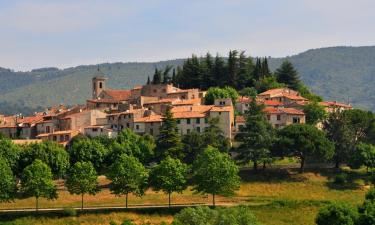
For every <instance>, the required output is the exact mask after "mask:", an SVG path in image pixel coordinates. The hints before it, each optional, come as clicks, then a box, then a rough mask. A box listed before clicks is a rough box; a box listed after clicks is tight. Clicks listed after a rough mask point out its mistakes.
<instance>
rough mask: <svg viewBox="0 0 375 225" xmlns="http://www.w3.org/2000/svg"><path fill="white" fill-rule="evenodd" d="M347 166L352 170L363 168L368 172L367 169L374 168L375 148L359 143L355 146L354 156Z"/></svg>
mask: <svg viewBox="0 0 375 225" xmlns="http://www.w3.org/2000/svg"><path fill="white" fill-rule="evenodd" d="M349 165H350V167H352V168H359V167H360V166H365V167H366V170H367V172H368V170H369V169H372V168H374V167H375V146H374V145H372V144H366V143H363V142H361V143H359V144H358V145H357V146H356V150H355V153H354V155H353V156H352V157H351V158H350V160H349Z"/></svg>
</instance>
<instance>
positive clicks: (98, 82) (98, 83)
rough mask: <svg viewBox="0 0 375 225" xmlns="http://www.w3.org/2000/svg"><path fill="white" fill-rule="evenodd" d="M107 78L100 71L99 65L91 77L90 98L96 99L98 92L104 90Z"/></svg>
mask: <svg viewBox="0 0 375 225" xmlns="http://www.w3.org/2000/svg"><path fill="white" fill-rule="evenodd" d="M106 80H107V78H106V77H105V75H104V73H102V71H100V69H99V67H98V69H97V71H96V73H95V75H94V77H93V78H92V98H93V99H97V98H98V97H99V95H100V93H101V92H102V91H103V90H105V82H106Z"/></svg>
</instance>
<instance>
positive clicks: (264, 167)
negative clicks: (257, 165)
mask: <svg viewBox="0 0 375 225" xmlns="http://www.w3.org/2000/svg"><path fill="white" fill-rule="evenodd" d="M263 169H264V170H265V169H266V162H265V161H264V162H263Z"/></svg>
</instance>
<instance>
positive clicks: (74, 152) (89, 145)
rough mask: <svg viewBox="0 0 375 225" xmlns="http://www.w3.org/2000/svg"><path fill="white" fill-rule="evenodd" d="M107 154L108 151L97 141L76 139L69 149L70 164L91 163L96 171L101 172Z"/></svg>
mask: <svg viewBox="0 0 375 225" xmlns="http://www.w3.org/2000/svg"><path fill="white" fill-rule="evenodd" d="M108 153H109V151H108V149H107V148H106V147H104V146H103V145H102V144H101V143H100V142H99V141H98V140H97V139H90V138H78V139H76V140H74V141H73V142H72V145H71V146H70V148H69V156H70V157H69V158H70V164H71V165H74V164H75V163H76V162H91V163H92V164H93V165H94V167H95V169H96V170H98V171H101V170H102V169H103V167H104V162H105V159H106V157H107V156H108Z"/></svg>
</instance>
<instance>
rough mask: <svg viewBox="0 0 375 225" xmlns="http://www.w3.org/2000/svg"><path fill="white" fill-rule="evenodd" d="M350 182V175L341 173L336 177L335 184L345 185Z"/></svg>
mask: <svg viewBox="0 0 375 225" xmlns="http://www.w3.org/2000/svg"><path fill="white" fill-rule="evenodd" d="M347 182H348V175H347V174H346V173H340V174H337V175H336V176H335V179H334V181H333V183H335V184H339V185H344V184H346V183H347Z"/></svg>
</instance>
